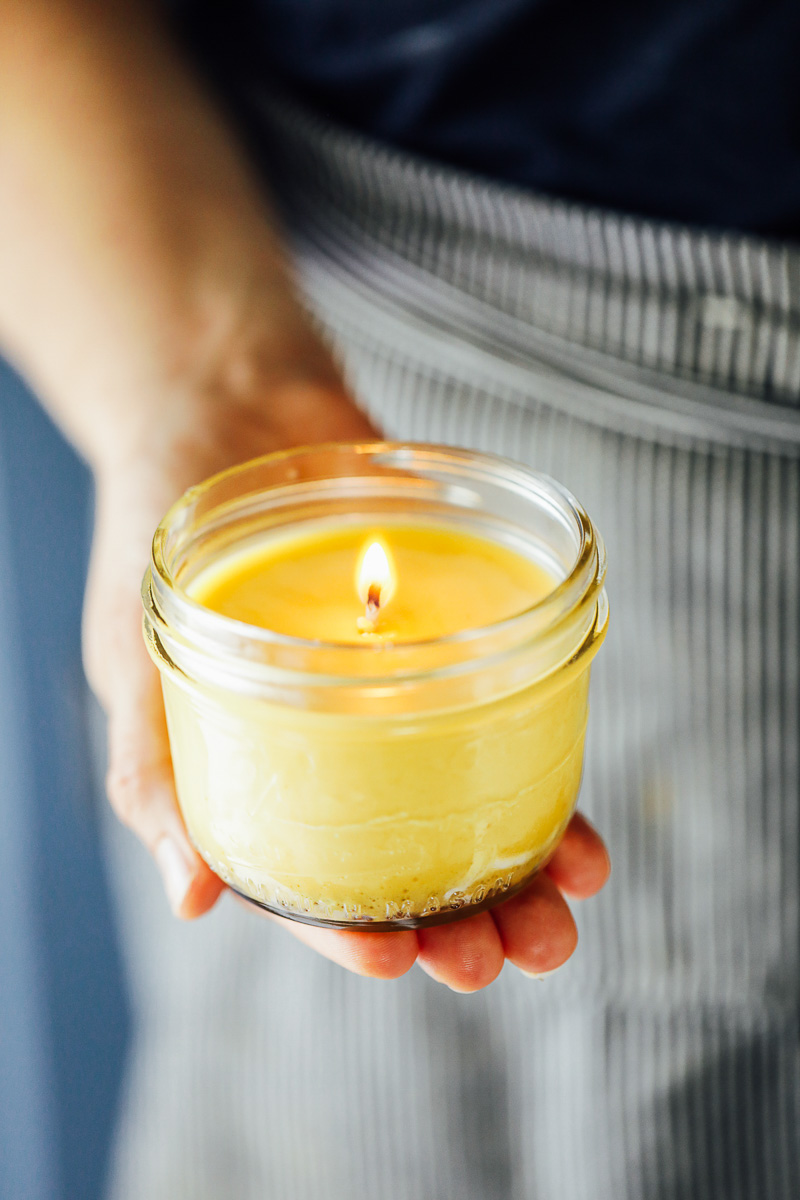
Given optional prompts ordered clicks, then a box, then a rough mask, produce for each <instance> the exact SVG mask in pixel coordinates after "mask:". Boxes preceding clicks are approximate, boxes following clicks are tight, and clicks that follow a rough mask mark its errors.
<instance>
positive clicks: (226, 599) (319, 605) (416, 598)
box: [190, 525, 555, 643]
mask: <svg viewBox="0 0 800 1200" xmlns="http://www.w3.org/2000/svg"><path fill="white" fill-rule="evenodd" d="M376 538H377V539H379V540H380V541H381V542H382V543H383V544H384V545H385V546H386V547H387V548H388V550H389V552H390V554H391V557H392V559H393V564H394V568H395V573H396V582H395V589H394V593H393V595H392V596H391V599H390V600H389V601H388V603H387V604H386V605H385V607H383V608H382V609H381V612H380V616H379V618H378V622H377V625H376V627H375V633H376V635H377V636H379V637H381V638H386V639H391V640H392V641H394V642H398V643H402V642H412V641H425V640H428V639H432V638H437V637H442V636H446V635H448V634H452V633H457V632H459V631H460V630H465V629H475V628H478V627H480V626H484V625H488V624H491V623H493V622H495V621H502V620H504V619H505V618H507V617H511V616H514V615H515V614H516V613H519V612H523V611H524V610H525V609H526V608H529V607H530V606H531V605H532V604H535V603H536V602H537V601H538V600H540V599H542V598H543V597H544V596H545V595H547V593H548V592H550V591H552V589H553V587H554V586H555V581H554V580H553V578H552V577H551V576H550V575H548V574H547V573H546V572H545V571H544V570H543V569H542V568H541V567H540V566H538V565H537V564H536V563H534V562H532V561H531V560H530V559H528V558H525V557H523V556H522V555H520V554H517V553H515V552H514V551H513V550H509V549H507V548H506V547H505V546H502V545H498V544H497V543H495V542H491V541H489V540H488V539H486V538H482V537H476V536H474V535H472V534H466V533H462V532H461V531H460V530H457V529H451V528H443V527H437V526H428V525H418V526H412V525H391V526H389V527H388V528H385V529H382V528H380V527H378V526H366V525H355V526H349V527H345V528H341V527H340V528H334V529H325V528H324V527H323V528H318V529H316V530H313V531H311V532H308V533H305V534H300V535H297V534H295V535H294V536H292V537H286V536H283V537H277V538H273V539H271V540H269V541H266V542H264V543H263V544H262V545H261V546H259V547H258V548H256V549H255V550H252V549H251V550H248V551H245V552H240V553H239V554H236V555H231V556H229V557H228V558H227V559H226V560H225V561H224V562H223V563H221V564H218V565H216V566H215V567H214V568H212V569H210V570H207V571H205V572H204V573H203V575H202V576H200V577H199V578H198V579H197V580H196V581H195V582H194V584H193V585H192V587H191V589H190V590H191V594H192V596H193V597H194V598H195V599H196V600H198V601H199V602H200V603H201V604H204V605H205V606H206V607H207V608H211V609H213V610H214V611H215V612H219V613H222V614H223V615H224V616H228V617H233V618H235V619H236V620H238V621H244V622H246V623H247V624H249V625H258V626H261V627H263V628H265V629H271V630H273V631H275V632H276V633H282V634H288V635H290V636H292V637H300V638H306V639H319V640H321V641H327V642H340V643H357V642H359V641H362V640H363V638H364V633H363V631H361V632H359V628H358V620H359V618H360V617H363V614H364V604H363V602H362V601H361V600H360V599H359V596H358V591H357V588H356V570H357V565H358V562H359V559H360V557H361V555H362V553H363V551H364V548H365V546H367V545H369V544H370V542H371V541H373V540H375V539H376Z"/></svg>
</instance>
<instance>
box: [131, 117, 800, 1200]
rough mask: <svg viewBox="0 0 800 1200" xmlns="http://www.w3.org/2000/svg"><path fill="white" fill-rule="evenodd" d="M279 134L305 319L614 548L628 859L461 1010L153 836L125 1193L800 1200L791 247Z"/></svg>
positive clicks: (362, 384)
mask: <svg viewBox="0 0 800 1200" xmlns="http://www.w3.org/2000/svg"><path fill="white" fill-rule="evenodd" d="M263 118H264V127H265V130H266V131H268V138H267V134H266V133H265V138H267V140H268V143H269V158H270V161H271V163H272V164H273V172H272V174H273V181H274V187H275V190H276V191H277V193H278V195H279V199H280V201H281V202H282V205H283V211H284V213H285V215H286V222H287V227H288V229H289V233H290V236H291V239H292V242H293V245H294V248H295V252H296V257H297V263H298V266H299V270H300V274H301V278H302V281H303V286H304V288H305V291H306V295H307V297H308V302H309V306H310V308H311V310H312V312H313V313H314V314H315V316H316V318H317V320H318V321H319V322H320V324H321V326H322V328H323V329H324V330H325V332H326V334H327V336H328V337H329V338H330V340H331V341H332V343H333V345H334V346H335V348H336V350H337V353H338V354H339V355H340V357H341V360H342V362H343V364H344V367H345V370H346V372H347V374H348V377H349V379H350V380H351V382H352V385H353V388H354V389H355V393H356V395H357V396H358V397H359V399H360V401H361V403H362V404H363V405H364V407H365V408H366V409H367V411H368V412H369V413H370V414H371V416H372V417H373V418H374V419H375V421H376V422H377V424H378V425H380V426H381V427H382V428H383V429H384V430H385V431H386V433H387V435H388V436H391V437H393V438H402V439H421V440H426V441H436V442H444V443H454V444H458V445H463V446H469V447H474V448H476V449H481V450H489V451H495V452H497V453H499V454H503V455H507V456H509V457H511V458H514V459H517V460H519V461H521V462H524V463H526V464H528V465H530V466H532V467H535V468H537V469H540V470H544V471H546V472H548V473H550V474H552V475H554V476H555V477H556V478H558V479H559V480H561V481H562V482H563V483H564V484H566V486H567V487H569V488H570V489H571V490H573V491H574V492H575V493H576V494H577V496H578V497H579V498H580V499H581V500H582V501H583V503H584V504H585V505H586V507H587V508H588V510H589V512H590V514H591V516H592V518H593V519H594V520H595V521H596V523H597V524H598V526H599V528H600V529H601V531H602V533H603V535H604V537H605V539H606V543H607V547H608V555H609V564H610V567H609V581H608V592H609V598H610V603H611V614H612V620H611V629H610V633H609V636H608V640H607V642H606V645H605V647H604V649H603V652H602V653H601V654H600V656H599V657H598V660H597V663H596V665H595V668H594V679H593V685H592V686H593V691H592V714H591V718H590V733H589V744H588V751H587V762H586V770H585V777H584V784H583V791H582V799H581V805H582V807H583V809H584V810H585V811H586V812H587V813H588V814H589V815H590V816H591V818H592V819H593V820H594V821H595V822H596V824H597V825H598V826H599V828H600V829H601V830H602V832H603V833H604V835H605V837H606V838H607V840H608V843H609V846H610V850H611V854H612V858H613V863H614V873H613V876H612V879H611V882H610V884H609V885H608V887H607V888H606V889H605V891H604V892H603V894H602V895H601V896H600V897H599V898H597V899H594V900H591V901H588V902H586V903H585V904H583V905H579V906H578V911H577V920H578V925H579V931H580V945H579V948H578V950H577V952H576V954H575V956H574V958H573V959H572V960H571V961H570V963H569V964H568V965H567V966H566V967H565V968H564V969H563V970H561V971H559V972H558V973H557V974H556V975H555V976H553V977H551V978H549V979H547V980H545V981H543V982H538V983H537V982H534V981H531V980H529V979H526V978H524V977H523V976H522V975H521V974H520V973H519V972H517V971H516V970H514V969H513V968H511V967H507V968H506V969H505V971H504V972H503V974H502V976H501V977H500V979H499V980H498V981H497V982H496V983H494V984H493V985H492V986H491V987H490V988H489V989H487V990H486V991H484V992H482V993H479V994H477V995H474V996H470V997H463V996H457V995H453V994H451V993H450V992H449V991H447V990H446V989H445V988H442V987H441V986H438V985H436V984H434V983H432V982H431V981H430V980H429V979H428V978H427V977H425V976H424V975H423V974H422V973H421V972H419V971H416V970H415V971H413V972H412V973H411V974H410V975H409V976H407V977H406V978H404V979H402V980H400V981H398V982H395V983H390V984H387V983H376V982H372V981H369V980H362V979H357V978H355V977H353V976H349V975H347V974H345V973H344V972H342V971H340V970H338V969H337V968H335V967H333V966H331V965H330V964H328V963H327V962H324V961H323V960H322V959H319V958H317V957H315V956H313V955H311V954H309V953H308V952H307V951H305V950H304V949H303V948H302V947H300V946H298V945H295V944H294V942H293V940H292V939H291V938H289V937H287V936H286V935H285V933H283V931H281V930H280V929H277V928H274V927H272V926H267V927H266V928H265V927H264V925H263V924H262V923H260V922H259V921H258V920H256V919H253V918H250V917H248V915H247V914H240V913H239V912H238V911H236V912H234V911H232V906H226V905H225V904H223V905H222V906H221V907H220V911H219V912H217V913H215V914H212V916H211V917H210V918H208V919H207V920H205V921H203V922H201V923H199V924H198V925H197V926H196V927H194V928H192V929H191V930H188V931H187V930H186V929H185V928H180V929H178V928H175V927H172V926H170V925H168V924H165V922H164V915H163V914H164V906H163V902H162V901H161V899H160V897H159V896H158V894H157V892H156V891H155V881H154V878H153V875H152V873H151V872H150V871H149V868H148V867H147V866H146V865H145V864H143V863H141V862H140V861H139V859H138V858H137V859H136V863H135V864H133V865H132V862H131V854H130V851H129V850H125V851H124V853H123V854H122V858H123V859H124V863H125V864H127V865H124V867H123V870H122V872H121V878H122V883H121V886H122V891H123V896H125V895H127V896H128V898H129V903H128V905H127V907H126V909H125V911H126V912H127V913H128V918H127V919H128V921H129V923H130V931H131V941H130V944H131V945H132V946H133V947H134V951H133V954H132V971H133V974H134V977H135V978H138V979H139V980H140V988H139V998H140V1002H139V1012H140V1023H139V1040H138V1047H139V1049H138V1055H137V1058H136V1063H135V1067H134V1070H133V1073H132V1075H131V1078H130V1080H129V1086H128V1093H127V1110H126V1111H127V1119H126V1122H125V1123H124V1124H123V1126H122V1131H121V1134H120V1140H119V1146H118V1153H117V1170H116V1183H115V1192H114V1195H115V1197H116V1198H117V1200H134V1198H137V1200H138V1198H139V1197H141V1196H145V1195H146V1196H148V1198H149V1200H162V1198H163V1200H167V1197H169V1200H179V1198H180V1200H182V1198H184V1197H185V1198H186V1200H190V1198H191V1200H206V1198H208V1200H223V1197H225V1198H226V1197H228V1196H235V1197H236V1198H237V1200H250V1198H251V1197H252V1200H255V1198H256V1197H258V1198H259V1200H264V1198H266V1197H269V1198H270V1200H273V1198H274V1200H312V1198H314V1200H320V1198H322V1197H324V1198H326V1200H494V1198H497V1200H645V1198H647V1200H650V1198H651V1197H652V1198H654V1200H656V1198H657V1200H676V1198H678V1197H681V1198H683V1197H691V1198H692V1200H706V1198H708V1200H711V1198H714V1200H717V1198H719V1200H750V1198H752V1200H755V1198H756V1197H757V1198H758V1200H765V1198H766V1200H789V1198H790V1197H791V1198H793V1200H794V1198H796V1197H797V1196H798V1195H800V1040H799V1031H798V1000H799V999H800V996H799V989H798V982H799V979H798V954H799V952H800V927H799V926H798V869H799V867H800V794H799V788H798V782H799V781H798V771H799V769H800V712H798V695H799V689H798V683H799V679H798V672H799V670H800V597H799V596H798V589H799V588H800V562H799V561H798V560H799V559H800V462H799V459H800V251H798V250H795V249H793V248H789V247H786V246H783V245H777V244H768V243H765V242H762V241H759V240H757V239H753V238H744V237H728V236H721V235H716V234H705V233H698V232H695V231H690V230H689V229H686V228H683V227H678V226H671V225H667V224H657V223H653V222H645V221H641V220H638V219H633V218H628V217H621V216H618V215H615V214H612V213H608V212H601V211H597V210H593V209H589V208H583V207H579V206H576V205H566V204H563V203H559V202H555V201H551V200H546V199H543V198H540V197H537V196H534V195H531V194H530V193H522V192H519V191H516V190H513V189H510V188H506V187H502V186H499V185H497V184H495V183H491V182H486V181H481V180H478V179H476V178H473V177H470V176H467V175H465V174H462V173H459V172H457V171H453V170H450V169H447V168H443V167H441V166H439V165H434V164H429V163H425V162H421V161H419V160H416V159H412V158H410V157H406V156H404V155H402V154H400V153H398V152H395V151H393V150H389V149H387V148H385V147H382V146H377V145H373V144H370V143H368V142H366V141H364V140H362V139H361V138H358V137H355V136H353V135H351V134H349V133H345V132H343V131H340V130H337V129H334V128H332V127H331V126H329V125H328V124H326V123H325V122H324V121H321V120H317V119H316V118H312V117H308V116H307V115H304V114H299V113H297V112H296V111H294V110H291V109H289V108H287V107H284V106H280V105H278V106H276V105H270V106H265V107H264V112H263ZM312 432H313V431H312ZM114 836H115V838H117V837H118V835H116V834H115V835H114ZM126 889H127V890H126ZM143 898H144V899H143ZM137 946H138V951H137V950H136V947H137Z"/></svg>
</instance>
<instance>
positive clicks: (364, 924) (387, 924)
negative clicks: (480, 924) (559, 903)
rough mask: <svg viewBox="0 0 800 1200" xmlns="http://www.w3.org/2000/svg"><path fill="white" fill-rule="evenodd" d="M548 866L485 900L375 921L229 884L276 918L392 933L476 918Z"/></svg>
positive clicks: (523, 885) (318, 926)
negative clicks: (326, 913) (257, 895)
mask: <svg viewBox="0 0 800 1200" xmlns="http://www.w3.org/2000/svg"><path fill="white" fill-rule="evenodd" d="M544 865H545V864H544V863H543V862H542V863H539V865H538V866H537V867H536V868H535V869H534V870H533V871H531V872H530V874H528V875H526V876H525V877H524V879H520V880H519V881H518V882H517V883H514V884H512V885H511V886H510V887H508V888H506V889H504V890H503V891H499V892H492V893H491V894H490V895H488V896H486V897H484V899H483V900H479V901H475V902H473V903H470V904H462V905H460V906H459V907H458V908H444V909H440V910H439V912H433V913H426V914H425V915H424V916H416V917H415V916H413V915H411V916H407V917H393V918H392V919H391V920H387V921H378V920H373V919H372V918H371V917H357V918H354V919H353V920H352V921H336V920H328V919H326V918H325V917H313V916H311V914H310V913H304V912H298V911H297V909H293V908H291V909H290V908H281V906H280V905H278V904H265V903H264V901H263V900H255V899H254V898H253V897H252V896H248V895H247V894H246V893H245V892H242V891H240V890H239V888H235V887H232V886H231V884H228V885H227V886H228V887H229V888H230V890H231V891H232V892H233V893H234V894H235V895H236V896H238V897H239V899H240V900H244V901H246V903H247V904H252V906H253V908H259V909H261V910H262V912H268V913H270V914H271V915H272V916H273V917H285V918H286V920H288V921H299V922H300V923H301V924H303V925H316V927H317V928H318V929H360V930H363V931H364V932H366V933H391V932H392V931H393V930H399V929H427V928H430V927H431V926H433V925H449V924H450V923H451V922H452V921H463V920H464V918H466V917H474V916H476V915H477V914H478V913H482V912H486V911H487V910H488V909H490V908H496V907H497V905H498V904H503V903H504V902H505V901H506V900H510V899H511V897H512V896H516V894H517V893H518V892H521V891H522V889H523V888H526V887H527V886H528V884H529V883H531V882H532V880H533V879H534V878H535V876H536V875H537V874H538V873H539V871H540V870H541V868H542V867H543V866H544Z"/></svg>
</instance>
